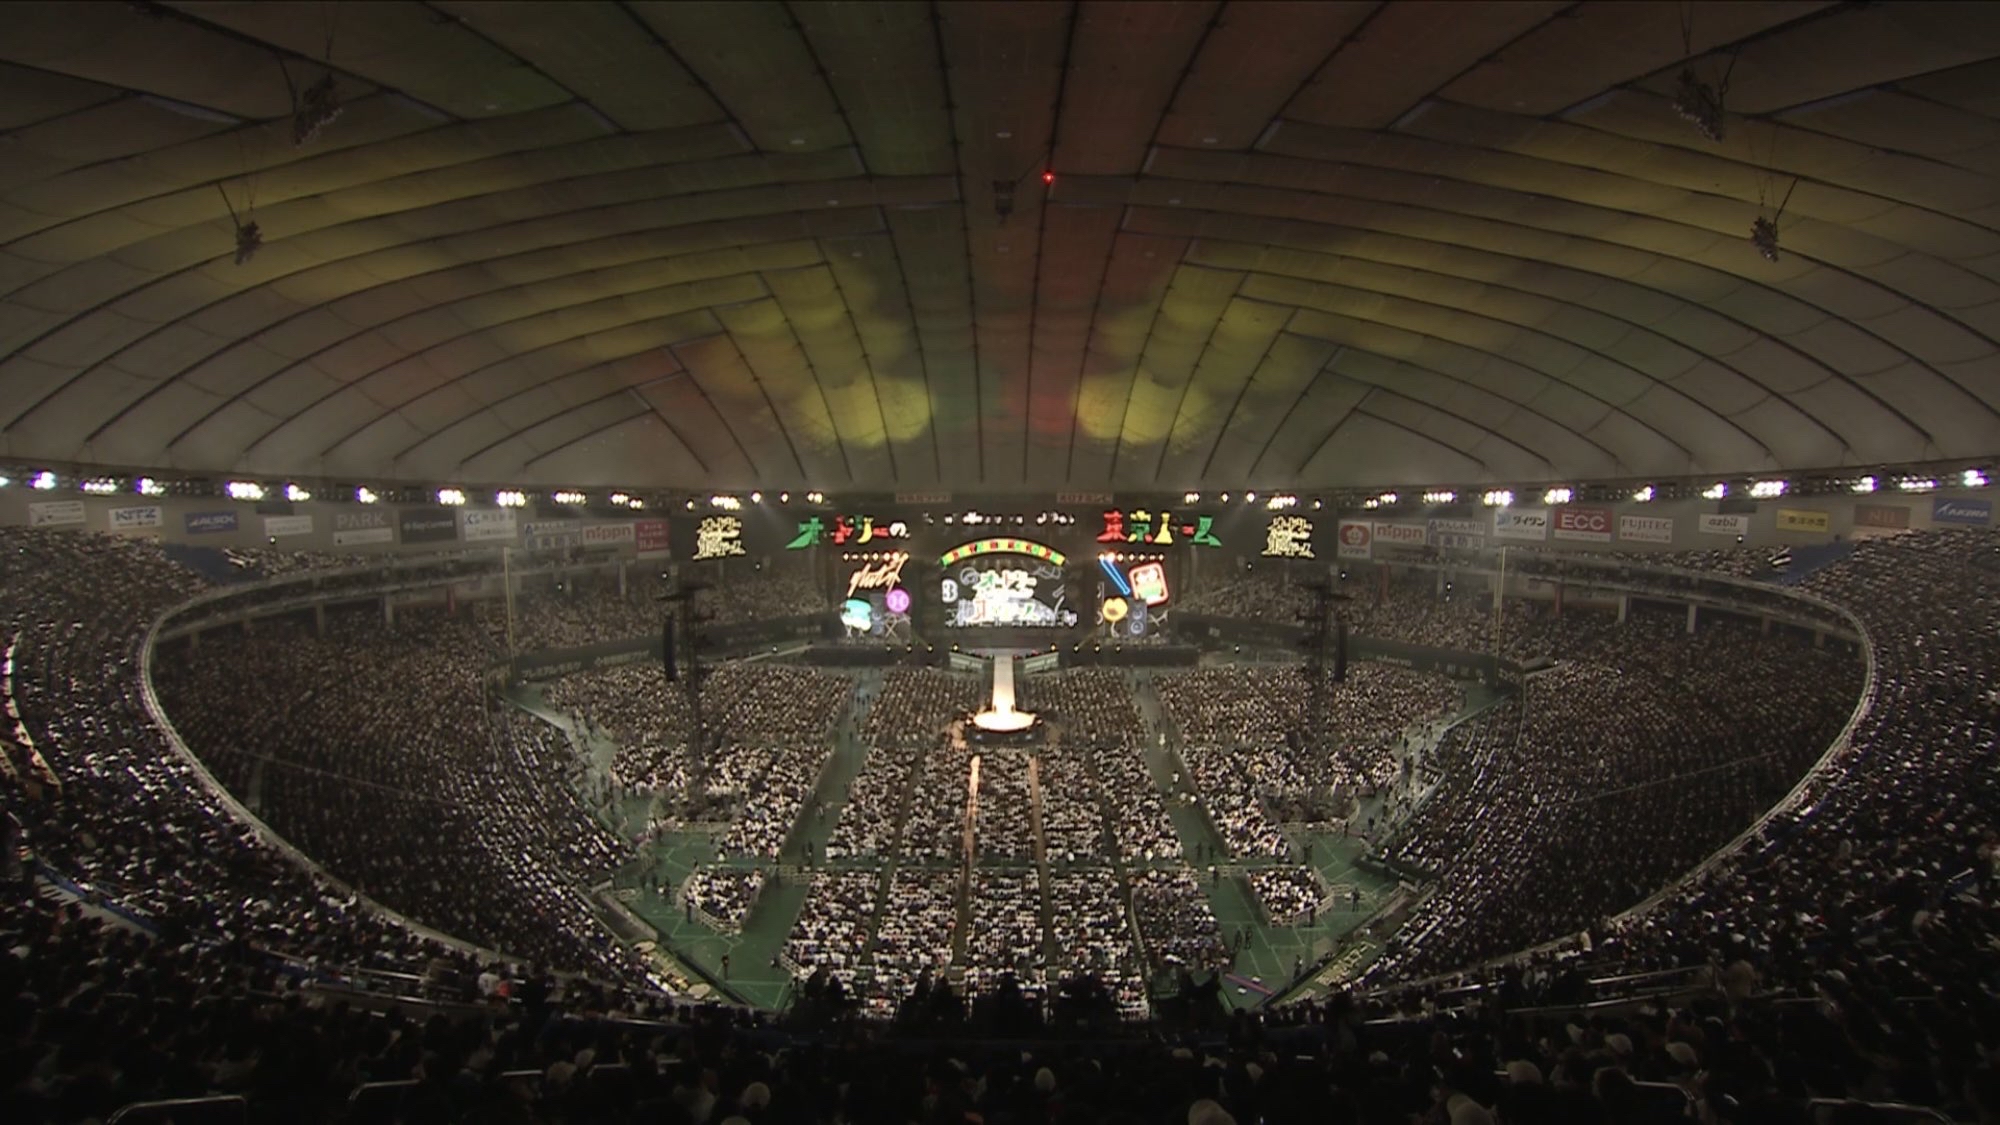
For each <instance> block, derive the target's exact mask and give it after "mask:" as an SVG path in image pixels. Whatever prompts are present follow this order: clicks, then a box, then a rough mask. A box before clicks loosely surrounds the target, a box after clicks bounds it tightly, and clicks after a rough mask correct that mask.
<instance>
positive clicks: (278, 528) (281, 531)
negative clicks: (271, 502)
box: [264, 516, 313, 539]
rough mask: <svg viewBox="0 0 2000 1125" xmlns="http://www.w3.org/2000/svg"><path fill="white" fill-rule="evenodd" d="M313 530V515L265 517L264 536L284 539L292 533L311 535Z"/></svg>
mask: <svg viewBox="0 0 2000 1125" xmlns="http://www.w3.org/2000/svg"><path fill="white" fill-rule="evenodd" d="M312 530H313V518H312V517H311V516H265V517H264V537H265V538H267V539H283V538H285V537H286V536H290V535H311V534H312Z"/></svg>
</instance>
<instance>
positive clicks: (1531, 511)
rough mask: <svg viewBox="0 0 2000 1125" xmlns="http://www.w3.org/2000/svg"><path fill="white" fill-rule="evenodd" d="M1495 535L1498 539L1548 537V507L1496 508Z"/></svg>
mask: <svg viewBox="0 0 2000 1125" xmlns="http://www.w3.org/2000/svg"><path fill="white" fill-rule="evenodd" d="M1493 537H1494V538H1496V539H1537V540H1539V539H1547V538H1548V537H1549V510H1548V509H1547V508H1495V509H1494V510H1493Z"/></svg>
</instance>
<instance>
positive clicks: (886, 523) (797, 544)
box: [785, 516, 910, 551]
mask: <svg viewBox="0 0 2000 1125" xmlns="http://www.w3.org/2000/svg"><path fill="white" fill-rule="evenodd" d="M909 537H910V525H909V524H907V523H904V522H903V521H902V520H877V519H876V518H875V517H874V516H834V517H833V522H832V523H830V524H829V523H827V522H826V520H824V519H821V518H820V517H818V516H809V517H807V518H806V519H802V520H800V521H799V530H798V531H797V533H796V534H794V535H793V536H792V540H791V542H789V543H786V544H785V549H786V550H788V551H802V550H804V549H806V548H807V547H817V546H819V545H820V544H822V543H831V544H833V545H834V546H836V547H858V546H860V545H862V544H864V543H873V542H875V541H876V540H878V539H908V538H909Z"/></svg>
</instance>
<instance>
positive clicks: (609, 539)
mask: <svg viewBox="0 0 2000 1125" xmlns="http://www.w3.org/2000/svg"><path fill="white" fill-rule="evenodd" d="M633 537H634V533H633V530H632V525H631V524H629V523H598V524H592V525H590V526H589V527H586V528H584V529H583V545H584V546H586V547H616V546H618V545H620V544H623V543H630V542H632V540H633Z"/></svg>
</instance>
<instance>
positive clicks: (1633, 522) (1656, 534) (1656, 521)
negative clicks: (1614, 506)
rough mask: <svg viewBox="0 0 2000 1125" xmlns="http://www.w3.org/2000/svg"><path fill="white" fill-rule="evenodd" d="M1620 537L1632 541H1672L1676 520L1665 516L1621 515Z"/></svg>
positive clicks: (1619, 524)
mask: <svg viewBox="0 0 2000 1125" xmlns="http://www.w3.org/2000/svg"><path fill="white" fill-rule="evenodd" d="M1618 538H1620V539H1623V540H1625V541H1627V542H1630V543H1671V542H1673V541H1674V521H1673V520H1671V519H1669V518H1667V517H1665V516H1619V517H1618Z"/></svg>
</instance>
